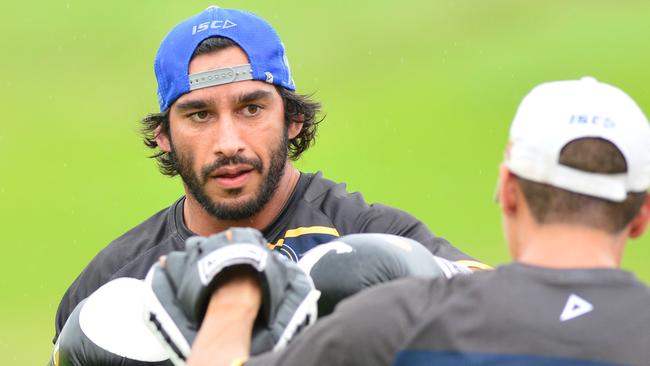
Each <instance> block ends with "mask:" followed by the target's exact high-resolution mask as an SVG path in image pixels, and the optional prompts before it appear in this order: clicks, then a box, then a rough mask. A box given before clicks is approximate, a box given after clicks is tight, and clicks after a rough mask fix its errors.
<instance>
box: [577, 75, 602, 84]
mask: <svg viewBox="0 0 650 366" xmlns="http://www.w3.org/2000/svg"><path fill="white" fill-rule="evenodd" d="M580 81H582V82H583V83H597V82H598V80H596V78H595V77H593V76H583V77H582V78H581V79H580Z"/></svg>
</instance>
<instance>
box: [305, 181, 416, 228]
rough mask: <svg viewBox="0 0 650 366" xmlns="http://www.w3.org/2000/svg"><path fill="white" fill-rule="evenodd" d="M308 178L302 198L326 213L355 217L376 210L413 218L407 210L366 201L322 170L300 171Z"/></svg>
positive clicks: (358, 193)
mask: <svg viewBox="0 0 650 366" xmlns="http://www.w3.org/2000/svg"><path fill="white" fill-rule="evenodd" d="M302 174H305V175H306V176H307V177H308V178H309V183H308V186H307V188H306V190H305V192H304V194H303V197H302V199H303V200H304V201H305V202H307V203H309V204H311V205H312V206H315V207H319V208H320V209H321V210H322V211H323V212H324V213H325V214H327V215H336V214H344V215H345V216H350V217H357V216H358V215H359V214H361V213H364V212H371V211H378V212H381V213H382V214H384V215H394V216H404V217H409V218H412V219H415V218H414V217H413V216H412V215H410V214H408V213H407V212H405V211H403V210H400V209H398V208H395V207H391V206H388V205H384V204H381V203H368V202H366V200H365V199H364V197H363V194H361V193H360V192H350V191H348V189H347V185H346V183H344V182H335V181H333V180H330V179H327V178H325V177H323V174H322V172H317V173H313V174H311V173H302Z"/></svg>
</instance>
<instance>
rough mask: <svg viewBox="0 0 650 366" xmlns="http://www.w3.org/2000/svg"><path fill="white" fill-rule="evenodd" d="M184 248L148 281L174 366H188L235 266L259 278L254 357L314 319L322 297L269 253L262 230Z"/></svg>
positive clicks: (150, 308)
mask: <svg viewBox="0 0 650 366" xmlns="http://www.w3.org/2000/svg"><path fill="white" fill-rule="evenodd" d="M186 245H187V247H186V250H185V251H184V252H172V253H170V254H169V255H168V256H167V260H166V262H165V265H164V268H163V267H161V266H160V264H156V265H154V266H153V267H152V269H151V270H150V271H149V274H148V275H147V278H146V279H145V282H147V283H149V284H150V286H151V291H149V292H148V294H149V296H147V299H146V301H145V307H146V311H147V312H148V314H147V318H148V320H149V323H150V326H151V328H152V329H153V330H154V333H156V334H158V336H159V337H160V339H162V340H163V344H164V345H166V346H167V348H168V352H169V353H170V359H171V360H172V361H173V362H174V364H176V365H184V362H185V359H187V357H188V356H189V354H190V349H191V345H192V342H193V341H194V339H195V338H196V333H197V331H198V329H199V326H200V325H201V322H202V320H203V317H204V315H205V311H206V308H207V304H208V302H209V299H210V296H211V294H212V292H213V290H214V289H215V285H216V284H218V282H219V278H220V274H222V273H223V272H224V270H225V269H227V268H230V267H233V266H241V265H245V266H249V267H251V268H253V269H255V270H256V271H257V273H258V274H259V280H260V284H261V288H262V302H261V303H262V306H261V309H260V314H259V315H258V318H257V320H256V324H255V327H254V329H253V338H252V345H251V348H252V349H251V353H252V354H253V355H255V354H259V353H262V352H266V351H270V350H276V349H280V348H282V347H284V346H285V345H286V344H287V342H288V341H289V340H290V339H291V338H292V337H293V336H294V334H296V332H297V331H299V330H300V329H302V327H304V326H307V325H310V324H312V323H313V322H315V321H316V317H317V305H316V304H317V300H318V296H319V294H320V293H319V292H318V290H316V289H315V288H314V284H313V282H312V280H311V278H309V276H308V275H307V274H305V272H304V271H302V270H301V269H300V268H299V267H298V266H297V265H296V264H295V263H292V262H291V261H289V260H287V259H286V258H285V257H283V256H282V255H280V254H277V253H273V252H271V251H269V250H268V249H267V242H266V240H265V239H264V237H263V236H262V234H261V233H260V232H259V231H257V230H254V229H243V228H232V229H230V230H227V231H224V232H222V233H220V234H216V235H213V236H210V237H208V238H205V237H192V238H190V239H188V240H187V242H186Z"/></svg>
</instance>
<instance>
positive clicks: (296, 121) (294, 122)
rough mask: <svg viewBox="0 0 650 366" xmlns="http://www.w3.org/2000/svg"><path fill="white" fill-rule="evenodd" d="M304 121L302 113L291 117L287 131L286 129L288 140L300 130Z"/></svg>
mask: <svg viewBox="0 0 650 366" xmlns="http://www.w3.org/2000/svg"><path fill="white" fill-rule="evenodd" d="M304 123H305V115H304V114H299V115H297V116H295V117H292V118H291V122H290V123H289V127H288V131H287V136H288V137H289V140H291V139H293V138H295V137H296V136H298V134H299V133H300V131H302V127H303V125H304Z"/></svg>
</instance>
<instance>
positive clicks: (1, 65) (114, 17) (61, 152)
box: [0, 0, 650, 365]
mask: <svg viewBox="0 0 650 366" xmlns="http://www.w3.org/2000/svg"><path fill="white" fill-rule="evenodd" d="M208 5H210V3H209V2H206V1H167V0H165V1H163V0H156V1H153V0H142V1H124V0H118V1H112V2H99V1H88V0H86V1H81V0H71V1H41V0H36V1H30V2H24V1H23V2H18V1H4V2H3V3H2V5H0V30H1V31H2V36H1V37H0V100H1V103H2V104H1V106H2V108H1V109H0V113H1V115H0V116H1V120H0V174H1V179H0V207H1V208H2V209H0V225H1V226H0V227H1V231H0V238H1V239H0V240H1V241H2V266H0V296H1V297H0V310H1V311H0V364H2V365H35V364H36V365H38V364H43V363H44V362H45V360H46V359H47V357H48V355H49V352H50V349H51V343H50V340H51V337H52V334H53V317H54V312H55V310H56V306H57V304H58V301H59V299H60V297H61V295H62V294H63V292H64V290H65V289H66V288H67V286H68V285H69V284H70V282H71V281H72V280H73V279H74V278H75V276H76V275H77V274H78V273H79V272H80V271H81V270H82V268H83V267H84V266H85V264H86V263H87V262H88V261H89V260H90V259H91V258H92V257H93V255H94V254H95V253H97V251H99V250H100V249H101V248H102V247H104V246H105V245H106V244H107V243H108V242H109V241H110V240H112V239H113V238H115V237H117V236H118V235H120V234H121V233H123V232H124V231H126V230H127V229H129V228H131V227H133V226H134V225H136V224H137V223H139V222H141V221H142V220H144V219H146V218H147V217H149V216H150V215H151V214H153V213H154V212H156V211H157V210H159V209H160V208H163V207H165V206H167V205H168V204H170V203H171V202H172V201H173V200H175V199H176V198H177V197H178V196H179V195H180V194H181V184H180V181H179V180H177V179H168V178H164V177H162V176H161V175H160V174H159V173H158V172H157V170H156V166H155V164H154V162H153V161H151V160H150V159H147V158H146V155H147V154H148V151H147V150H146V149H145V148H144V147H143V145H142V144H141V142H140V138H139V136H138V133H137V129H138V119H139V118H140V117H142V116H143V115H145V114H146V113H148V112H152V111H156V108H157V104H156V97H155V80H154V74H153V66H152V65H153V58H154V55H155V52H156V50H157V47H158V44H159V42H160V40H161V39H162V38H163V37H164V35H165V34H166V32H167V31H168V30H169V29H170V28H171V27H172V26H173V25H174V24H175V23H177V22H178V21H180V20H182V19H184V18H186V17H189V16H191V15H193V14H194V13H196V12H198V11H200V10H202V9H204V8H205V7H206V6H208ZM219 5H221V6H224V7H238V8H242V9H247V10H251V11H253V12H255V13H257V14H259V15H261V16H263V17H264V18H266V19H268V20H269V21H270V22H271V23H272V24H273V25H274V26H275V27H276V29H277V30H278V32H279V33H280V35H281V37H282V38H283V41H284V43H285V45H286V47H287V51H288V55H289V60H290V62H291V65H292V68H293V72H294V77H295V80H296V82H297V85H298V90H299V91H300V92H303V93H315V98H317V99H318V100H320V101H322V103H323V105H324V109H325V111H326V112H327V118H326V119H325V122H323V124H322V125H321V129H320V134H319V139H318V143H317V144H316V146H315V147H314V148H313V149H312V150H311V151H309V152H308V153H307V154H306V156H304V158H303V159H302V160H301V161H300V162H299V164H298V166H299V167H300V168H301V169H303V170H305V171H315V170H323V171H324V172H325V175H326V176H327V177H329V178H331V179H334V180H338V181H345V182H347V183H348V187H349V188H350V189H351V190H358V191H361V192H363V193H364V195H365V197H366V199H367V200H369V201H380V202H384V203H387V204H391V205H394V206H397V207H400V208H402V209H405V210H407V211H410V212H412V213H413V214H415V215H416V216H418V217H419V218H421V219H422V220H423V221H425V222H426V223H427V224H428V225H429V226H430V227H431V229H432V230H433V231H434V232H435V233H437V234H439V235H442V236H444V237H446V238H448V239H449V240H451V241H452V242H453V243H454V244H455V245H456V246H458V247H460V248H462V249H464V250H465V251H467V252H468V253H471V254H473V255H475V256H476V257H478V258H481V259H483V260H484V261H486V262H488V263H490V264H498V263H500V262H504V261H506V260H507V253H506V250H505V248H504V242H503V239H502V236H501V231H500V218H499V211H498V208H497V206H496V205H495V204H494V202H493V192H494V188H495V181H496V171H497V166H498V164H499V162H500V158H501V154H502V147H503V146H504V144H505V143H506V139H507V130H508V126H509V123H510V121H511V119H512V117H513V115H514V112H515V109H516V106H517V105H518V103H519V101H520V100H521V98H522V97H523V96H524V94H525V93H526V92H527V91H528V90H529V89H530V88H532V87H533V86H534V85H536V84H538V83H540V82H543V81H547V80H554V79H569V78H578V77H580V76H583V75H592V76H595V77H597V78H599V79H601V80H604V81H607V82H610V83H612V84H614V85H617V86H620V87H621V88H623V89H624V90H626V91H627V92H628V93H629V94H630V95H632V96H633V97H634V98H635V99H636V100H637V102H638V103H639V104H640V105H641V107H642V108H643V109H645V110H646V111H650V90H649V88H648V85H650V73H649V71H648V65H650V51H649V50H650V48H649V44H648V35H649V34H650V2H648V1H620V0H619V1H614V0H612V1H598V0H591V1H587V0H585V1H523V0H489V1H488V0H445V1H442V0H436V1H432V0H404V1H387V0H374V1H356V2H351V1H340V0H330V1H285V0H276V1H263V2H262V1H225V0H224V1H222V2H221V3H220V4H219ZM649 253H650V236H646V237H645V238H644V239H640V240H636V241H634V242H632V243H631V245H630V247H629V250H628V251H627V253H626V256H625V261H624V266H625V268H627V269H631V270H634V271H636V272H638V273H639V276H640V277H641V278H642V279H643V280H645V281H648V280H650V269H648V267H647V265H646V262H647V258H648V255H649Z"/></svg>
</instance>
